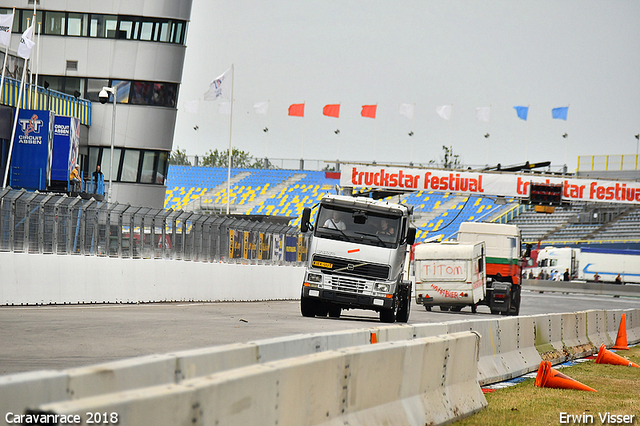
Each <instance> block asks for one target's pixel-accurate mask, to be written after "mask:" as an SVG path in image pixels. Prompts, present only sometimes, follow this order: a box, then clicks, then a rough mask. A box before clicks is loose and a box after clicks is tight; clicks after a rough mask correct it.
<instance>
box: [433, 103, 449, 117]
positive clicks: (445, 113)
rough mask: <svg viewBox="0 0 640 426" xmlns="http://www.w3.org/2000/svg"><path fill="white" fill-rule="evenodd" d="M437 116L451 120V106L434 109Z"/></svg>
mask: <svg viewBox="0 0 640 426" xmlns="http://www.w3.org/2000/svg"><path fill="white" fill-rule="evenodd" d="M436 112H437V113H438V115H439V116H440V117H442V118H444V119H445V120H450V119H451V105H442V106H439V107H438V108H437V109H436Z"/></svg>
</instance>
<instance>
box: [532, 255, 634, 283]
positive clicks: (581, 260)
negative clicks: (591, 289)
mask: <svg viewBox="0 0 640 426" xmlns="http://www.w3.org/2000/svg"><path fill="white" fill-rule="evenodd" d="M537 265H538V267H537V268H536V269H534V270H533V273H534V275H536V276H538V275H539V273H540V272H541V271H542V272H544V275H545V276H546V277H553V276H554V275H556V274H560V275H562V274H563V273H564V272H565V271H566V270H567V269H568V270H569V274H570V276H571V279H573V280H578V281H596V279H595V276H596V274H597V275H598V276H599V278H598V280H597V281H600V282H609V283H615V282H616V277H617V276H618V275H620V284H625V283H634V284H640V250H631V249H603V248H597V247H580V248H572V247H545V248H543V249H541V250H540V251H539V252H538V262H537Z"/></svg>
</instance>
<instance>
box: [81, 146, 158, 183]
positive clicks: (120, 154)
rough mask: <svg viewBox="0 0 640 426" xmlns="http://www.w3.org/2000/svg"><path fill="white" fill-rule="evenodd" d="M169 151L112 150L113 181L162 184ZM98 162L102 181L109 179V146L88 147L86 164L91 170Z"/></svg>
mask: <svg viewBox="0 0 640 426" xmlns="http://www.w3.org/2000/svg"><path fill="white" fill-rule="evenodd" d="M168 159H169V152H167V151H154V150H142V149H129V148H114V150H113V179H112V180H113V181H114V182H127V183H145V184H155V185H164V183H165V177H166V175H167V167H168ZM97 164H100V167H101V170H102V173H103V174H104V181H105V182H108V181H109V172H110V164H111V148H110V147H90V148H89V158H88V165H89V169H90V170H91V171H93V170H95V169H96V165H97Z"/></svg>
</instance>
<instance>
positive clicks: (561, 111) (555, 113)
mask: <svg viewBox="0 0 640 426" xmlns="http://www.w3.org/2000/svg"><path fill="white" fill-rule="evenodd" d="M568 112H569V107H560V108H554V109H552V110H551V117H553V118H559V119H560V120H564V121H567V113H568Z"/></svg>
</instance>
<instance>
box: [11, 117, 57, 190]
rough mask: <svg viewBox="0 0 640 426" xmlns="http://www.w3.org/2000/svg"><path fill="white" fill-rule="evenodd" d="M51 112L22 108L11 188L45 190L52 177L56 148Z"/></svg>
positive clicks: (15, 145) (14, 143)
mask: <svg viewBox="0 0 640 426" xmlns="http://www.w3.org/2000/svg"><path fill="white" fill-rule="evenodd" d="M53 117H54V114H53V112H51V111H39V110H33V109H23V110H20V113H19V114H18V126H17V128H16V136H15V139H14V140H13V152H12V154H11V176H10V180H9V185H10V186H11V187H12V188H24V189H30V190H45V189H47V186H48V184H49V180H50V176H51V173H50V171H51V157H52V153H51V150H52V147H53V141H52V136H53Z"/></svg>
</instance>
